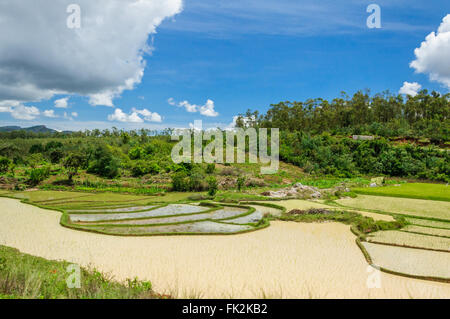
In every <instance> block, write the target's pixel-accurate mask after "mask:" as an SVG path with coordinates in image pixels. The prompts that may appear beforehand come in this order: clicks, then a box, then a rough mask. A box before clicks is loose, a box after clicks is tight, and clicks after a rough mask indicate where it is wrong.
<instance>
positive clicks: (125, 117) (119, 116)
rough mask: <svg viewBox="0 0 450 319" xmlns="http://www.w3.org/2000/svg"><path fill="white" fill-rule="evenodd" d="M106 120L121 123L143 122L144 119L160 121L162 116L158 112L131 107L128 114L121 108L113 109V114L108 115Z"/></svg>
mask: <svg viewBox="0 0 450 319" xmlns="http://www.w3.org/2000/svg"><path fill="white" fill-rule="evenodd" d="M140 115H141V116H143V118H142V117H141V116H140ZM108 120H109V121H113V122H122V123H144V121H146V122H154V123H161V122H162V117H161V115H159V114H158V113H156V112H150V111H149V110H147V109H143V110H137V109H135V108H133V109H132V110H131V113H130V114H126V113H125V112H124V111H122V110H121V109H115V111H114V113H113V114H110V115H108Z"/></svg>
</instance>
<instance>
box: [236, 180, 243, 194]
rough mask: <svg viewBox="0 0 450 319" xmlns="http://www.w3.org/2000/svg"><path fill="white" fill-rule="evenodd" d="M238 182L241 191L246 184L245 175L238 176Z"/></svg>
mask: <svg viewBox="0 0 450 319" xmlns="http://www.w3.org/2000/svg"><path fill="white" fill-rule="evenodd" d="M236 184H237V188H238V190H239V191H241V189H242V188H243V187H244V186H245V177H238V179H237V181H236Z"/></svg>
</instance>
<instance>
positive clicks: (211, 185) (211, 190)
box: [206, 176, 219, 196]
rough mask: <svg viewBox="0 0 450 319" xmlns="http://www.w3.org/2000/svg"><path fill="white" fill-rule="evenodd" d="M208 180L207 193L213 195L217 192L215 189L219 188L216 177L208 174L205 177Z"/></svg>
mask: <svg viewBox="0 0 450 319" xmlns="http://www.w3.org/2000/svg"><path fill="white" fill-rule="evenodd" d="M206 181H207V182H208V195H209V196H215V195H216V194H217V190H218V189H219V187H218V184H217V179H216V178H215V177H214V176H210V177H208V178H207V179H206Z"/></svg>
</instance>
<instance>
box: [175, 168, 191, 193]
mask: <svg viewBox="0 0 450 319" xmlns="http://www.w3.org/2000/svg"><path fill="white" fill-rule="evenodd" d="M172 189H173V190H174V191H178V192H187V191H189V178H188V176H187V174H186V173H185V172H177V173H175V174H173V175H172Z"/></svg>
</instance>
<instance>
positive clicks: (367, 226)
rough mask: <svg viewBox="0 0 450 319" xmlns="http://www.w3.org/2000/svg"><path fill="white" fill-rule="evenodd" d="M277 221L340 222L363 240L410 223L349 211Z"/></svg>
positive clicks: (294, 216)
mask: <svg viewBox="0 0 450 319" xmlns="http://www.w3.org/2000/svg"><path fill="white" fill-rule="evenodd" d="M277 219H279V220H282V221H295V222H303V223H321V222H325V221H333V222H339V223H343V224H346V225H351V226H352V231H353V232H354V233H355V234H356V235H358V237H360V238H361V239H365V238H366V235H367V234H370V233H373V232H377V231H381V230H398V229H401V228H403V227H405V226H406V225H407V224H408V223H407V222H406V221H405V220H404V219H399V220H396V221H393V222H388V221H381V220H378V221H375V220H374V219H373V218H371V217H365V216H362V215H360V214H358V213H353V212H347V211H330V212H329V213H327V214H313V213H306V214H289V212H287V213H283V214H282V215H281V216H280V217H278V218H277Z"/></svg>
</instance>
